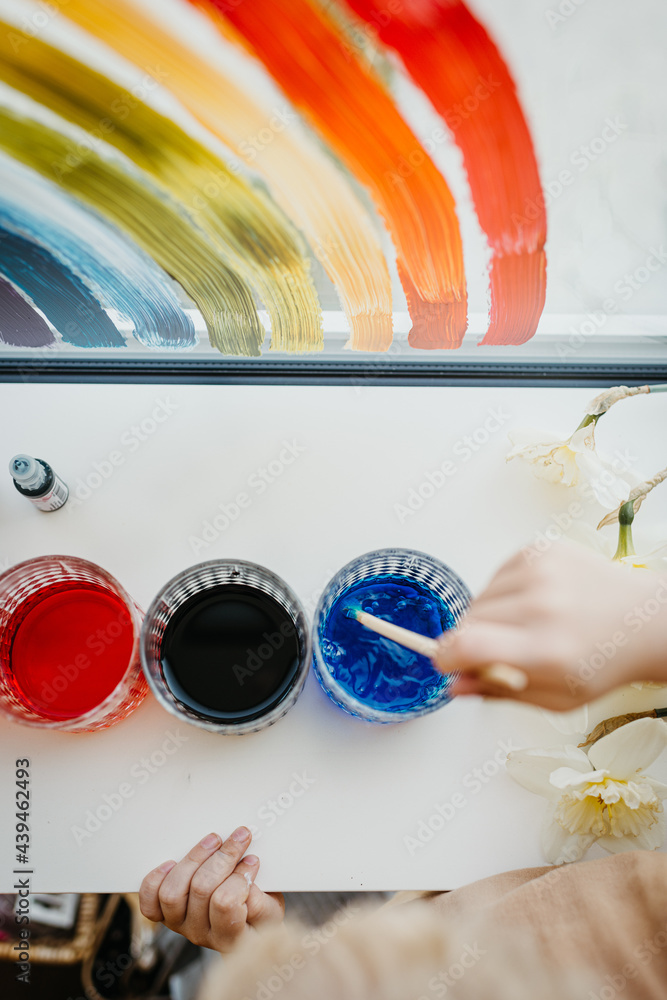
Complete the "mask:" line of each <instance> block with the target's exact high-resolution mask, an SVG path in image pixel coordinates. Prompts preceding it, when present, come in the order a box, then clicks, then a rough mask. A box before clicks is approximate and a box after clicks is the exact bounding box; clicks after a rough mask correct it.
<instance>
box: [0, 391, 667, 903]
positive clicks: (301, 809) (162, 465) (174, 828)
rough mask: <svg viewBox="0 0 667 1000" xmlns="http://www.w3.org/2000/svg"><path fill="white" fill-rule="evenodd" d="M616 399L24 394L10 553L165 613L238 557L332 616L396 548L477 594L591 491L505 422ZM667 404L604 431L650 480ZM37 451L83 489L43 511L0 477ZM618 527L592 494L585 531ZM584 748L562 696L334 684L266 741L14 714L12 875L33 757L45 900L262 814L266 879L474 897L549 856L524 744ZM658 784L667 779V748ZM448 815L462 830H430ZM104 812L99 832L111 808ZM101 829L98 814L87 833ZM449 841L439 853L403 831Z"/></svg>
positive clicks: (6, 430)
mask: <svg viewBox="0 0 667 1000" xmlns="http://www.w3.org/2000/svg"><path fill="white" fill-rule="evenodd" d="M594 394H595V390H591V389H576V390H565V389H542V388H539V389H508V388H437V389H436V388H428V387H425V388H396V387H390V388H372V387H365V386H361V387H360V386H349V387H347V386H346V387H298V388H295V387H268V386H264V387H258V386H235V387H230V386H175V387H174V386H168V387H163V386H154V385H143V386H139V385H129V386H128V385H23V384H11V385H3V386H2V387H1V388H0V418H1V419H0V428H1V430H0V435H1V437H2V449H1V451H0V523H1V525H2V532H1V541H0V563H2V565H3V568H4V567H6V566H8V565H11V564H13V563H15V562H18V561H20V560H22V559H26V558H29V557H31V556H37V555H41V554H45V553H66V554H72V555H78V556H82V557H85V558H87V559H91V560H93V561H94V562H97V563H99V564H100V565H101V566H103V567H105V568H106V569H108V570H109V571H110V572H111V573H112V574H114V575H115V576H116V577H117V578H118V579H119V580H120V581H121V582H122V583H123V584H124V586H125V587H126V588H127V589H128V591H129V592H130V593H131V594H132V595H133V596H134V597H135V598H136V600H137V601H138V602H139V603H140V604H141V605H142V606H143V607H146V606H147V605H148V603H149V602H150V600H151V598H152V597H153V596H154V594H155V593H156V592H157V590H158V589H159V588H160V586H161V585H162V584H163V583H164V582H165V581H166V580H167V579H168V578H169V577H171V576H172V575H173V574H174V573H176V572H178V571H179V570H181V569H183V568H185V567H187V566H189V565H191V564H193V563H195V562H199V561H201V560H204V559H210V558H215V557H225V556H236V557H242V558H247V559H250V560H254V561H256V562H259V563H262V564H264V565H266V566H268V567H269V568H271V569H272V570H274V571H275V572H277V573H278V574H280V575H281V576H283V577H284V578H285V579H286V580H287V581H288V582H289V583H290V584H291V585H292V586H293V587H294V589H295V590H296V592H297V594H298V595H299V596H300V598H301V599H302V601H303V602H304V603H305V605H306V607H307V610H308V611H309V613H310V614H312V610H313V607H314V603H315V601H316V598H317V595H318V593H319V591H320V590H321V588H322V587H323V586H324V584H325V583H326V582H327V580H328V579H329V578H330V577H331V575H332V574H333V573H334V572H335V571H336V570H337V569H338V568H340V567H341V566H342V565H343V564H344V563H345V562H347V561H348V560H349V559H351V558H352V557H354V556H356V555H358V554H360V553H362V552H365V551H368V550H370V549H374V548H379V547H382V546H389V545H398V546H407V547H413V548H416V549H421V550H423V551H427V552H430V553H432V554H433V555H435V556H437V557H439V558H441V559H443V560H444V561H445V562H447V563H449V564H450V565H451V566H452V567H453V568H454V569H455V570H457V571H458V572H459V573H460V574H461V576H462V577H463V578H464V580H466V582H467V583H468V584H469V586H470V587H471V589H472V590H473V592H477V591H479V589H480V588H481V587H482V586H483V585H484V584H485V582H486V581H487V580H488V578H489V576H490V575H491V573H492V571H493V570H494V569H495V568H496V567H497V566H498V565H499V564H500V563H501V562H502V560H503V559H504V558H505V557H507V556H509V555H510V554H511V553H512V552H513V551H514V550H515V549H516V548H517V547H519V546H520V545H522V544H525V543H526V542H531V541H533V540H534V539H535V537H536V536H537V533H538V532H544V531H545V530H546V529H547V528H548V527H549V526H550V525H552V524H554V517H555V515H556V514H557V513H558V512H561V511H563V510H566V508H567V506H568V504H570V503H571V502H572V500H573V496H572V494H571V493H570V492H569V491H566V490H558V488H556V487H552V486H550V485H548V484H546V483H543V482H538V481H536V480H534V479H533V477H532V476H531V475H530V473H529V471H528V469H527V468H526V467H523V466H520V465H519V464H518V463H516V462H514V463H512V464H510V465H506V464H505V461H504V456H505V453H506V451H507V449H508V442H507V430H508V429H509V428H510V427H512V426H538V427H543V428H545V429H550V430H554V431H557V432H562V433H563V434H566V433H569V432H570V431H571V430H572V429H573V428H574V427H575V426H576V424H577V423H578V422H579V419H580V415H581V412H582V411H583V408H584V405H585V403H586V402H587V401H588V399H589V398H590V397H591V396H593V395H594ZM163 404H164V405H163ZM666 407H667V399H666V398H665V397H664V396H662V397H660V396H656V397H640V398H638V399H631V400H629V401H626V402H623V403H621V404H620V405H619V408H618V410H616V411H612V413H611V414H610V415H609V416H608V417H605V419H604V420H603V422H602V423H601V424H600V427H599V440H600V443H601V444H602V445H603V446H604V445H605V444H606V448H607V450H608V451H612V452H613V451H614V450H615V449H616V448H619V449H625V448H629V449H630V451H631V452H632V454H633V455H634V456H636V458H637V467H638V469H639V471H640V472H646V473H651V472H654V471H655V470H656V469H658V468H660V467H661V465H664V449H663V447H662V446H661V444H660V440H659V435H658V428H659V426H660V424H662V426H663V427H664V419H665V408H666ZM156 408H158V409H156ZM621 408H622V410H621ZM154 411H155V413H154ZM621 414H622V419H621ZM154 417H161V418H163V419H162V422H157V421H156V420H155V419H154ZM133 428H134V429H133ZM137 429H138V432H137ZM651 430H652V431H653V433H652V432H651ZM466 436H468V437H469V438H471V439H472V440H469V441H468V443H466V441H465V438H466ZM139 437H142V438H143V440H139ZM285 442H287V443H289V444H292V443H295V446H294V447H293V451H299V449H301V450H300V451H299V453H298V455H297V456H296V457H295V458H294V459H293V461H292V462H291V464H287V463H285V462H283V463H282V464H281V462H280V455H281V451H282V452H283V459H286V458H288V457H289V456H288V454H287V452H284V451H283V449H284V448H285ZM466 449H467V450H466ZM19 451H25V452H27V453H28V454H32V455H37V456H38V457H40V458H44V459H46V460H47V461H49V462H50V463H52V465H53V466H54V468H55V469H56V470H57V472H58V473H59V474H60V475H61V476H62V477H63V478H64V479H65V480H66V481H67V482H68V483H69V485H70V489H71V491H72V495H73V500H77V498H78V499H79V500H80V502H78V503H74V502H72V501H70V502H69V503H68V504H67V505H66V506H65V507H64V508H63V509H62V510H60V511H58V512H56V513H51V514H43V513H40V512H38V511H37V510H36V509H34V508H33V507H32V505H31V504H30V503H29V502H28V501H27V500H25V499H24V498H22V497H21V496H20V495H19V494H18V493H17V492H16V490H15V489H14V487H13V486H12V483H11V480H10V478H9V476H8V475H7V474H3V473H2V469H3V468H4V466H5V463H6V462H7V461H8V460H9V458H10V457H11V455H12V454H14V453H15V452H19ZM112 453H116V455H115V462H116V464H115V465H114V457H112V458H111V459H110V455H111V454H112ZM447 460H449V461H450V462H451V463H452V464H453V467H454V471H453V472H452V471H451V469H450V467H449V466H447V469H448V472H449V474H448V475H447V476H446V480H445V482H444V484H443V485H442V487H441V488H439V489H437V490H436V491H435V494H434V495H433V496H432V497H430V498H429V499H428V500H426V501H425V502H424V503H423V506H422V507H421V508H420V509H419V510H416V511H415V512H414V513H411V514H409V515H407V516H406V515H402V516H399V514H401V512H400V510H399V512H398V513H397V508H395V505H396V504H401V505H404V506H407V501H408V497H409V495H410V494H409V491H410V490H411V489H415V490H418V489H419V487H420V485H421V484H423V483H424V482H426V481H427V473H429V472H432V471H433V470H434V469H436V468H437V467H438V466H441V465H442V463H443V462H446V461H447ZM206 461H208V463H209V466H210V473H209V474H207V475H206V477H205V481H204V482H197V481H196V479H194V478H193V477H192V476H191V474H190V473H189V469H191V468H193V467H197V465H198V463H199V462H204V464H205V463H206ZM104 463H107V464H104ZM276 463H278V464H276ZM267 467H268V468H269V469H270V470H271V471H270V472H269V476H272V478H273V481H272V482H270V483H269V482H267V481H266V479H265V480H264V481H265V488H264V489H263V490H262V489H261V487H260V486H259V485H258V483H259V478H258V477H260V478H261V477H262V475H263V474H262V473H260V472H259V471H258V470H260V469H262V468H267ZM110 470H111V473H110V475H108V478H103V475H104V473H109V471H110ZM86 483H88V485H87V486H86ZM82 484H83V485H82ZM664 489H667V487H664V488H663V490H664ZM423 492H424V493H428V492H429V491H428V489H424V490H423ZM658 492H659V491H658ZM239 493H245V494H246V495H247V496H248V497H249V498H250V499H249V503H248V505H247V506H246V508H245V509H243V510H242V511H241V513H240V515H239V516H238V517H237V518H236V520H234V521H232V522H231V523H230V524H229V526H228V527H227V528H226V529H224V530H222V531H219V533H218V535H217V537H216V538H214V539H213V541H211V542H209V543H207V544H206V545H197V544H196V543H193V541H192V539H193V538H197V537H199V538H201V536H202V532H203V530H204V522H206V521H209V522H212V521H213V519H214V517H215V516H216V514H218V513H219V512H220V507H219V505H221V504H222V505H228V504H230V503H232V502H235V498H237V495H238V494H239ZM413 498H414V497H413ZM663 500H664V496H663ZM661 508H662V509H664V503H661V502H660V501H659V500H658V499H657V496H656V494H653V495H652V496H651V497H650V498H649V500H648V501H647V502H646V504H645V506H644V508H643V510H642V513H641V520H640V524H644V525H645V526H646V529H647V531H648V533H649V534H650V535H651V536H652V538H654V539H656V540H659V539H660V538H666V537H667V523H665V521H664V517H663V521H662V523H660V510H661ZM598 516H599V512H598V510H597V508H593V507H591V506H590V505H588V506H586V509H585V513H584V516H583V517H582V520H588V521H589V522H591V523H595V522H596V520H597V518H598ZM638 520H639V519H638ZM218 524H219V525H222V524H223V521H222V520H220V521H219V522H218ZM648 529H650V531H649V530H648ZM636 539H637V541H638V542H639V541H641V539H642V531H640V530H637V532H636ZM655 695H656V692H647V691H643V692H633V693H631V694H628V695H626V696H624V699H623V705H624V706H627V707H628V709H629V710H637V709H642V708H644V707H649V706H651V705H654V704H656V703H657V699H656V697H655ZM618 703H619V702H618V698H617V700H616V703H615V704H614V707H613V709H612V710H611V711H606V710H605V706H604V705H602V706H600V705H597V706H595V707H594V708H593V710H592V713H591V721H592V722H597V721H598V720H599V719H600V718H603V717H604V716H605V714H606V715H608V714H613V713H614V712H616V711H618V710H619V709H618V707H617V706H618ZM662 703H663V704H664V703H665V700H664V699H663V702H662ZM174 735H175V737H176V740H175V741H174V740H173V739H172V737H173V736H174ZM169 740H171V742H166V743H165V741H169ZM562 742H567V738H565V737H563V736H562V735H561V734H560V733H559V732H557V731H556V729H555V728H554V727H553V725H552V724H551V722H550V721H549V720H548V719H547V718H546V717H545V716H544V715H543V714H542V713H541V712H540V711H539V710H533V709H528V708H523V707H520V706H508V705H506V704H503V705H494V704H491V703H483V702H482V701H480V700H479V699H455V700H454V702H452V703H451V704H450V705H448V706H446V707H445V708H444V709H442V710H441V711H439V712H436V713H434V714H432V715H430V716H427V717H425V718H423V719H419V720H416V721H413V722H409V723H403V724H399V725H394V726H374V725H371V724H367V723H363V722H360V721H359V720H357V719H354V718H352V717H349V716H347V715H345V714H344V713H343V712H342V711H341V710H340V709H338V708H337V707H336V706H334V705H333V704H332V703H331V702H330V701H329V700H328V699H327V698H326V696H325V695H324V693H323V691H322V690H321V689H320V687H319V685H318V683H317V681H316V680H315V678H314V676H313V675H312V674H311V676H310V677H309V679H308V682H307V684H306V688H305V690H304V692H303V694H302V696H301V698H300V699H299V701H298V703H297V705H296V706H295V708H294V709H293V710H292V711H291V712H290V713H289V714H288V715H287V716H285V718H284V719H282V720H281V721H280V722H279V723H278V724H277V725H275V726H274V727H272V728H270V729H268V730H265V731H264V732H261V733H258V734H254V735H251V736H246V737H228V736H217V735H214V734H211V733H206V732H202V731H200V730H198V729H196V728H194V727H191V726H188V725H185V724H179V723H178V721H177V720H176V719H174V718H173V717H172V716H171V715H169V714H167V713H166V712H164V711H163V710H162V709H161V708H159V707H158V705H157V704H156V702H155V701H154V700H153V699H152V697H149V698H148V699H147V700H146V702H145V703H144V704H143V706H142V707H141V708H140V709H139V710H138V711H137V712H136V713H135V714H134V715H133V716H132V717H131V718H129V719H128V720H126V721H125V722H123V723H121V724H120V725H118V726H116V727H115V728H112V729H110V730H108V731H106V732H102V733H96V734H91V735H73V734H65V733H59V732H39V731H38V730H35V729H31V728H28V727H24V726H19V725H13V724H10V723H6V722H2V724H0V746H1V748H2V755H1V760H2V767H1V769H0V796H2V797H1V798H0V802H2V808H1V809H0V872H1V876H0V889H1V890H3V891H8V890H9V889H10V888H11V886H12V884H13V880H14V877H13V876H12V874H11V872H12V869H13V867H15V864H14V860H13V858H14V851H13V850H12V848H13V843H14V833H13V815H12V811H11V807H12V803H13V771H14V760H15V758H19V757H21V758H22V757H29V758H30V760H31V771H32V788H33V815H32V827H33V829H32V849H31V854H32V861H33V868H34V872H35V874H34V876H33V881H32V885H33V889H35V890H38V891H44V892H62V891H111V890H114V891H121V890H123V891H127V890H135V889H137V887H138V885H139V882H140V880H141V878H142V876H143V874H144V873H145V872H147V871H148V870H149V869H150V868H152V867H153V866H155V865H157V864H158V863H159V862H161V861H162V860H165V859H167V858H171V857H174V858H178V857H180V856H181V855H182V854H183V853H184V852H185V851H186V850H187V849H188V848H189V847H190V846H191V845H192V844H193V843H194V842H195V840H197V839H198V838H199V837H201V836H203V835H204V834H205V833H207V832H208V831H209V830H211V829H214V830H218V831H219V832H220V833H222V834H227V833H229V832H230V831H231V830H232V828H233V827H234V826H236V825H237V824H240V823H245V824H248V825H251V826H252V827H255V828H256V837H255V843H254V847H253V849H255V848H256V850H257V853H258V854H259V855H260V858H261V860H262V870H261V873H260V879H259V882H260V885H261V886H262V887H263V888H265V889H267V890H276V889H284V890H292V891H296V890H309V889H310V890H316V889H317V890H344V889H401V888H412V889H416V888H453V887H456V886H459V885H462V884H465V883H467V882H469V881H471V880H474V879H478V878H482V877H484V876H487V875H491V874H493V873H496V872H500V871H504V870H508V869H512V868H518V867H524V866H528V865H538V864H543V863H544V860H543V857H542V854H541V851H540V844H539V830H540V823H541V815H542V810H543V805H544V803H543V800H542V799H541V798H539V797H537V796H533V795H531V794H529V793H528V792H526V791H524V790H523V789H522V788H520V787H519V786H517V785H516V784H515V783H514V782H513V781H512V780H511V779H510V778H509V777H508V776H507V775H506V773H505V771H504V768H503V766H502V760H503V758H504V753H505V749H506V748H507V747H511V746H514V747H521V746H530V745H549V744H556V743H562ZM575 742H577V740H575ZM166 751H168V752H166ZM475 769H478V770H480V771H481V772H482V773H481V775H477V776H475ZM652 773H654V774H655V775H656V776H657V777H661V778H662V779H663V780H665V779H667V754H665V755H663V758H662V759H661V760H660V761H658V762H657V763H656V765H654V767H653V768H652ZM120 786H123V788H124V790H125V797H124V796H123V795H122V794H120V793H119V792H118V789H119V787H120ZM128 788H129V792H128ZM290 789H291V791H290ZM105 797H106V798H105ZM109 802H110V803H111V805H109V804H108V803H109ZM114 805H115V806H116V808H115V809H114V808H113V806H114ZM438 806H440V807H441V809H440V815H442V816H444V817H446V821H445V820H443V822H442V823H440V822H439V820H438V819H435V820H434V819H433V817H434V816H437V815H438V811H437V807H438ZM95 813H99V815H100V816H101V817H102V820H101V821H99V820H98V822H97V823H94V822H91V821H90V817H91V815H93V814H95ZM87 818H88V821H89V823H88V825H89V827H94V826H98V827H99V828H98V829H96V830H94V831H93V832H89V831H87V830H86V829H85V828H86V819H87ZM436 827H441V828H440V829H437V831H436V832H433V831H432V830H431V828H436ZM77 828H79V830H83V831H85V833H86V834H87V835H85V836H84V835H82V834H81V833H80V832H78V831H77ZM429 830H431V832H432V836H431V839H430V840H428V842H426V843H424V844H423V846H420V847H415V846H414V842H413V841H412V840H406V838H414V839H415V840H417V839H418V836H419V832H420V831H421V833H422V836H423V837H424V838H426V836H428V831H429ZM590 856H591V857H593V856H595V852H594V851H593V852H591V855H590Z"/></svg>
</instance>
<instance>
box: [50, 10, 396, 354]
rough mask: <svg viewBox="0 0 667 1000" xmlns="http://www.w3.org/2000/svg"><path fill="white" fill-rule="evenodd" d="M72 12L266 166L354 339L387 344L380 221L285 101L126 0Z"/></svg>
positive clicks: (356, 345)
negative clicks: (265, 102)
mask: <svg viewBox="0 0 667 1000" xmlns="http://www.w3.org/2000/svg"><path fill="white" fill-rule="evenodd" d="M63 13H64V14H65V15H66V16H67V17H68V18H70V19H71V20H73V21H75V22H76V23H77V24H78V25H80V26H81V27H82V28H85V29H86V30H87V31H89V32H90V33H91V34H94V35H97V37H98V38H100V39H101V40H102V41H104V42H105V43H106V44H108V45H110V46H112V47H113V48H114V49H116V51H118V52H119V53H120V54H121V55H123V56H125V58H127V59H129V60H130V61H131V62H134V63H135V64H136V65H137V66H139V67H140V68H141V69H143V70H145V71H146V72H147V73H149V74H153V75H156V67H159V68H160V71H161V72H164V73H165V74H166V84H167V86H168V88H169V90H170V91H171V92H172V93H173V94H175V95H176V97H178V99H179V100H180V101H181V103H182V104H183V105H184V106H185V107H186V108H187V109H188V110H189V111H190V112H191V114H192V115H193V116H194V117H195V118H197V119H198V121H200V122H201V123H202V124H203V125H205V126H206V127H207V128H208V129H209V130H210V131H211V132H212V133H213V134H214V135H217V136H218V138H220V139H221V140H222V141H223V142H224V143H225V144H226V145H227V146H229V147H230V149H233V150H234V152H235V153H237V155H238V156H240V157H243V159H244V160H245V161H246V162H247V163H248V164H249V165H250V166H252V167H253V169H255V170H257V171H258V172H259V173H261V174H262V175H263V176H264V178H265V179H266V181H267V183H268V185H269V188H270V190H271V193H272V194H273V196H274V198H275V200H276V201H277V202H278V204H279V205H280V206H281V208H282V209H283V210H284V211H285V213H286V214H287V215H288V216H289V217H290V218H292V219H294V220H295V221H296V223H297V225H298V226H299V227H300V228H301V229H302V230H303V232H304V234H305V235H306V237H307V239H308V241H309V243H310V245H311V247H312V248H313V250H314V252H315V255H316V257H317V258H318V259H319V260H320V261H321V263H322V265H323V267H324V269H325V270H326V272H327V274H328V276H329V277H330V278H331V280H332V281H333V283H334V285H335V286H336V289H337V290H338V294H339V296H340V299H341V303H342V306H343V309H344V311H345V314H346V316H347V318H348V321H349V324H350V331H351V338H350V346H351V347H352V348H353V349H357V350H362V351H364V350H365V351H381V350H386V349H387V348H388V347H389V345H390V344H391V339H392V315H391V312H392V300H391V279H390V277H389V271H388V268H387V263H386V260H385V257H384V254H383V251H382V247H381V245H380V242H379V240H378V237H377V235H376V233H375V231H374V227H373V222H372V220H371V218H370V217H369V215H368V213H367V211H366V209H365V207H364V206H363V204H362V202H361V201H360V199H359V198H358V197H357V196H356V194H355V193H354V191H353V189H352V188H351V187H350V185H349V184H348V182H347V181H346V180H345V178H344V177H343V176H342V174H341V173H340V171H339V170H338V169H337V167H336V166H335V164H334V163H333V162H332V161H331V160H330V158H329V157H327V156H326V154H325V153H323V152H322V151H321V149H320V148H319V147H318V146H317V145H316V144H315V143H314V142H312V141H311V140H310V139H309V138H308V137H307V136H306V135H305V134H304V133H303V132H301V131H300V130H295V129H290V125H289V122H285V119H284V117H282V118H281V116H280V114H279V113H278V114H277V112H281V111H283V110H284V109H282V108H271V109H268V108H262V107H261V106H260V105H259V104H257V103H255V101H253V99H252V98H251V97H250V96H249V95H248V94H247V93H246V92H245V91H244V90H242V89H241V88H240V87H239V86H238V85H237V84H236V83H235V82H234V80H233V79H231V78H230V77H228V76H227V75H226V74H225V72H224V70H223V67H218V66H213V65H212V64H210V63H206V62H203V61H201V59H200V57H199V56H198V54H197V53H196V52H194V51H192V49H189V48H188V47H187V46H186V45H184V44H183V43H182V42H181V41H180V40H179V39H178V38H176V37H175V36H174V35H172V34H171V33H169V32H168V31H167V30H165V29H164V28H162V27H161V25H160V24H159V23H158V21H157V20H156V19H155V18H153V17H151V16H150V15H149V14H148V13H146V12H144V11H143V10H141V9H140V8H139V6H138V5H134V4H132V3H131V2H127V0H67V4H66V6H65V7H64V8H63Z"/></svg>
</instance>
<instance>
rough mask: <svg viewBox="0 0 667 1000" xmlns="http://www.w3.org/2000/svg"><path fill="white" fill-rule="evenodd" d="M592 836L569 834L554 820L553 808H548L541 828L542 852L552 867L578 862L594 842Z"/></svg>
mask: <svg viewBox="0 0 667 1000" xmlns="http://www.w3.org/2000/svg"><path fill="white" fill-rule="evenodd" d="M594 840H595V836H594V835H593V834H580V833H570V832H569V831H568V830H566V829H564V827H562V826H561V825H560V823H557V822H556V820H555V819H554V807H553V806H551V805H550V806H549V807H548V808H547V811H546V815H545V817H544V824H543V826H542V850H543V852H544V857H545V858H546V859H547V861H549V862H550V863H551V864H552V865H562V864H566V863H568V862H572V861H579V860H580V858H583V856H584V854H585V853H586V851H587V850H588V848H589V847H590V846H591V844H592V843H593V842H594Z"/></svg>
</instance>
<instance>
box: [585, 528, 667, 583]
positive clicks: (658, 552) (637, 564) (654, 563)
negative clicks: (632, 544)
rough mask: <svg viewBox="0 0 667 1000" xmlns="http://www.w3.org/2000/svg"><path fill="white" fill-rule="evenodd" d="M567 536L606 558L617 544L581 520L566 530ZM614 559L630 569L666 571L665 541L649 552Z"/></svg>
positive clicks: (613, 551)
mask: <svg viewBox="0 0 667 1000" xmlns="http://www.w3.org/2000/svg"><path fill="white" fill-rule="evenodd" d="M567 537H568V538H569V539H570V541H573V542H579V543H580V544H581V545H585V546H586V548H589V549H593V551H594V552H599V553H600V555H603V556H607V558H608V559H613V558H614V553H615V552H616V549H617V546H618V543H617V541H616V540H615V539H614V538H612V537H611V535H605V534H604V533H603V532H602V531H596V530H595V528H594V527H593V525H592V524H584V523H582V522H577V523H576V524H573V525H572V527H571V528H570V529H569V530H568V533H567ZM614 561H615V562H617V563H620V564H621V566H628V567H629V568H630V569H651V570H653V571H654V572H656V573H667V542H663V543H662V545H659V546H658V547H657V549H651V551H650V552H645V553H641V552H633V553H631V554H628V555H626V556H621V557H620V558H619V559H615V560H614Z"/></svg>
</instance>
